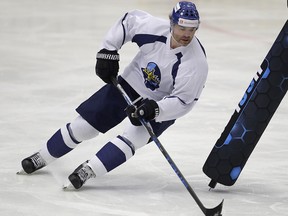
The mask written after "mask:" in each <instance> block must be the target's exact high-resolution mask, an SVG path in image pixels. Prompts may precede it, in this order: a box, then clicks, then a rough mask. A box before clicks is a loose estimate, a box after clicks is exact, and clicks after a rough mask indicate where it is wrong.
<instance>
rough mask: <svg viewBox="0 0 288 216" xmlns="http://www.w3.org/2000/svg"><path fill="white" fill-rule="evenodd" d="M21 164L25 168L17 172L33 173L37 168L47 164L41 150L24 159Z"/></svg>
mask: <svg viewBox="0 0 288 216" xmlns="http://www.w3.org/2000/svg"><path fill="white" fill-rule="evenodd" d="M21 164H22V168H23V170H20V171H19V172H17V174H31V173H33V172H35V171H36V170H39V169H41V168H42V167H44V166H46V162H45V161H44V159H43V158H42V157H41V155H40V154H39V152H37V153H35V154H33V155H31V156H30V157H27V158H25V159H24V160H22V162H21Z"/></svg>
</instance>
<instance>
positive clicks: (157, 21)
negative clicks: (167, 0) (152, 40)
mask: <svg viewBox="0 0 288 216" xmlns="http://www.w3.org/2000/svg"><path fill="white" fill-rule="evenodd" d="M127 14H128V15H129V16H132V17H135V18H137V19H138V20H143V21H144V22H146V23H150V24H151V25H152V24H154V25H165V24H168V23H169V21H168V19H164V18H162V17H157V16H154V15H152V14H150V13H148V12H146V11H143V10H138V9H135V10H131V11H129V12H128V13H127Z"/></svg>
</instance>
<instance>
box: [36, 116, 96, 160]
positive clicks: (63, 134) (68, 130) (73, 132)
mask: <svg viewBox="0 0 288 216" xmlns="http://www.w3.org/2000/svg"><path fill="white" fill-rule="evenodd" d="M98 134H99V132H98V131H97V130H96V129H95V128H93V127H92V126H91V125H90V124H89V123H88V122H87V121H86V120H84V119H83V118H82V117H81V116H78V117H77V118H76V119H75V120H74V121H72V122H71V123H68V124H67V125H66V126H65V127H62V128H61V129H59V130H58V131H56V133H55V134H54V135H53V136H52V137H51V138H50V139H49V140H48V141H47V144H46V146H45V147H44V148H42V149H41V150H40V151H39V152H40V154H41V156H42V157H43V159H44V160H45V161H46V162H47V163H50V162H52V161H53V160H55V159H56V158H59V157H61V156H63V155H65V154H67V153H68V152H70V151H71V150H73V149H74V148H76V147H77V145H78V144H79V143H81V142H82V141H84V140H88V139H91V138H93V137H96V136H97V135H98Z"/></svg>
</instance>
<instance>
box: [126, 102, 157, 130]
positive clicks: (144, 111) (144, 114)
mask: <svg viewBox="0 0 288 216" xmlns="http://www.w3.org/2000/svg"><path fill="white" fill-rule="evenodd" d="M125 111H126V113H127V115H128V117H129V119H130V121H131V123H132V124H133V125H135V126H140V125H141V122H140V121H139V119H138V118H142V119H144V120H146V121H149V120H153V119H155V118H156V117H157V116H158V115H159V106H158V104H157V103H156V101H154V100H149V99H145V100H143V101H142V103H141V104H140V106H139V107H137V108H135V107H134V106H128V107H127V108H126V110H125Z"/></svg>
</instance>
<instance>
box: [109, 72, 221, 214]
mask: <svg viewBox="0 0 288 216" xmlns="http://www.w3.org/2000/svg"><path fill="white" fill-rule="evenodd" d="M111 81H112V83H113V84H114V86H115V87H116V88H117V89H118V90H119V92H120V93H121V94H122V96H123V98H124V99H125V101H126V102H127V104H128V105H130V106H134V104H133V102H132V101H131V99H130V98H129V96H128V95H127V94H126V92H125V90H124V89H123V88H122V86H121V85H120V84H119V82H118V80H117V78H114V77H112V78H111ZM138 119H139V121H140V122H141V124H142V125H143V126H144V127H145V128H146V130H147V132H148V133H149V135H150V137H151V139H152V140H153V141H154V143H155V144H156V145H157V147H158V148H159V150H160V151H161V153H162V154H163V156H164V157H165V158H166V160H167V161H168V163H169V164H170V166H171V167H172V169H173V170H174V172H175V173H176V174H177V176H178V177H179V179H180V180H181V182H182V183H183V185H184V186H185V187H186V189H187V191H188V192H189V193H190V195H191V196H192V197H193V199H194V201H195V202H196V203H197V205H198V207H199V208H200V209H201V211H202V212H203V213H204V215H206V216H222V214H221V212H222V208H223V201H224V200H222V202H221V203H220V204H219V205H218V206H216V207H215V208H212V209H208V208H206V207H205V206H204V205H203V203H202V202H201V201H200V199H199V198H198V196H197V195H196V193H195V192H194V190H193V189H192V187H191V186H190V185H189V183H188V182H187V180H186V179H185V177H184V176H183V174H182V173H181V171H180V170H179V168H178V167H177V166H176V164H175V163H174V161H173V160H172V158H171V157H170V155H169V154H168V152H167V151H166V150H165V148H164V147H163V145H162V144H161V142H160V141H159V139H158V137H157V136H156V135H155V134H154V132H153V128H152V127H151V125H150V123H149V122H146V121H145V120H144V119H142V118H138Z"/></svg>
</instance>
